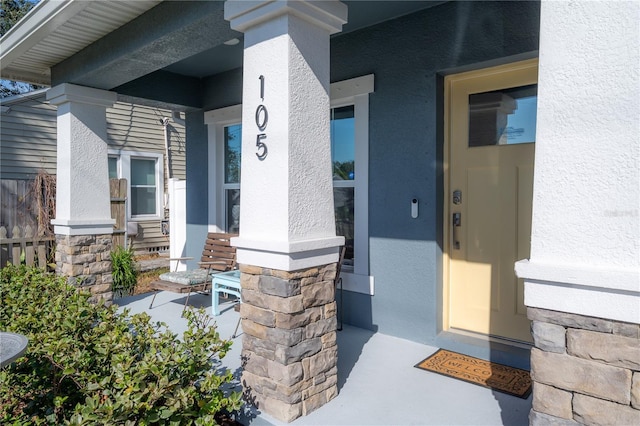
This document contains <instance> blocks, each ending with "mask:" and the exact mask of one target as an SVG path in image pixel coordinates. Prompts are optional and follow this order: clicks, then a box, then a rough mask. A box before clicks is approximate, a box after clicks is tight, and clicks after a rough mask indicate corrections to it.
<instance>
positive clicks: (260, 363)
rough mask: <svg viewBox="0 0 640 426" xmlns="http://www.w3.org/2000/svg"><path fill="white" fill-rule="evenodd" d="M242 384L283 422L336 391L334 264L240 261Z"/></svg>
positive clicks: (254, 398)
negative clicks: (280, 266)
mask: <svg viewBox="0 0 640 426" xmlns="http://www.w3.org/2000/svg"><path fill="white" fill-rule="evenodd" d="M240 271H241V286H242V304H241V307H240V315H241V317H242V330H243V332H244V334H243V341H242V357H243V361H244V371H243V374H242V384H243V386H244V390H245V394H246V397H247V399H248V400H249V401H251V402H253V403H255V404H256V406H257V407H259V408H260V409H261V410H263V411H265V412H266V413H269V414H270V415H272V416H274V417H276V418H278V419H280V420H282V421H286V422H290V421H293V420H295V419H296V418H298V417H300V416H303V415H306V414H307V413H309V412H311V411H313V410H315V409H316V408H318V407H320V406H322V405H323V404H325V403H326V402H328V401H329V400H331V399H333V398H334V397H335V396H336V395H337V394H338V387H337V382H338V369H337V360H338V347H337V345H336V326H337V320H336V302H335V290H334V278H335V275H336V264H335V263H333V264H329V265H325V266H318V267H313V268H308V269H303V270H298V271H293V272H286V271H279V270H274V269H267V268H260V267H255V266H247V265H240Z"/></svg>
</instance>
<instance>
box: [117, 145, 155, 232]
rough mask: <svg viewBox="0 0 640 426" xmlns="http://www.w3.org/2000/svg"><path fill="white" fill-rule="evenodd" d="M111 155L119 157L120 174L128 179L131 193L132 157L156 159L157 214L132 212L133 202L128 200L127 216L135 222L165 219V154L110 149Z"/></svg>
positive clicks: (128, 191)
mask: <svg viewBox="0 0 640 426" xmlns="http://www.w3.org/2000/svg"><path fill="white" fill-rule="evenodd" d="M108 154H109V157H115V158H117V159H118V167H117V169H118V176H119V177H120V178H124V179H126V180H127V194H131V159H132V158H133V159H143V160H152V159H153V160H156V168H155V173H156V187H157V192H156V214H146V215H135V216H133V215H132V214H131V203H130V202H127V218H128V220H130V221H134V222H144V221H148V220H162V219H164V164H163V159H164V158H163V155H162V154H158V153H153V152H142V151H126V150H120V149H109V151H108Z"/></svg>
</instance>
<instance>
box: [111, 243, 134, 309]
mask: <svg viewBox="0 0 640 426" xmlns="http://www.w3.org/2000/svg"><path fill="white" fill-rule="evenodd" d="M111 273H112V275H113V283H112V289H113V295H114V296H115V297H122V296H130V295H132V294H133V290H134V289H135V288H136V283H137V282H138V270H137V269H136V262H135V260H134V258H133V250H131V247H129V248H128V249H125V248H123V247H121V246H117V247H116V248H115V249H114V250H112V251H111Z"/></svg>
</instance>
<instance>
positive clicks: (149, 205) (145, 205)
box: [129, 158, 158, 216]
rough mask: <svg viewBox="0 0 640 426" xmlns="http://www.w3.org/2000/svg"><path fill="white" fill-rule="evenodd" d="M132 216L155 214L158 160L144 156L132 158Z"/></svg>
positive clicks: (130, 185)
mask: <svg viewBox="0 0 640 426" xmlns="http://www.w3.org/2000/svg"><path fill="white" fill-rule="evenodd" d="M129 187H130V188H131V195H130V197H129V198H130V199H131V216H140V215H155V214H157V211H156V194H157V193H158V188H157V182H156V160H147V159H142V158H132V159H131V182H130V184H129Z"/></svg>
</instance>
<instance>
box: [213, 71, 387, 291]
mask: <svg viewBox="0 0 640 426" xmlns="http://www.w3.org/2000/svg"><path fill="white" fill-rule="evenodd" d="M373 91H374V75H373V74H369V75H365V76H362V77H356V78H352V79H349V80H344V81H339V82H336V83H332V84H331V108H338V107H342V106H347V105H354V107H355V108H354V110H355V111H354V112H355V164H356V166H355V172H356V173H355V176H354V185H353V187H354V198H355V199H354V203H355V218H354V221H355V229H354V259H355V262H354V269H353V271H348V270H343V272H342V274H341V276H342V281H343V286H344V289H345V290H348V291H353V292H357V293H364V294H369V295H373V294H374V279H373V277H372V276H370V275H369V188H368V184H369V94H370V93H373ZM204 122H205V124H207V125H208V136H209V154H208V160H209V164H210V165H215V167H209V175H208V178H209V231H211V232H222V231H223V230H224V227H225V224H224V220H225V219H224V203H225V201H224V199H223V197H224V191H223V184H224V165H223V161H224V128H225V127H226V126H230V125H233V124H241V123H242V105H233V106H230V107H226V108H221V109H216V110H212V111H207V112H205V114H204ZM335 186H341V185H340V184H337V185H335ZM349 186H351V185H349Z"/></svg>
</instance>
